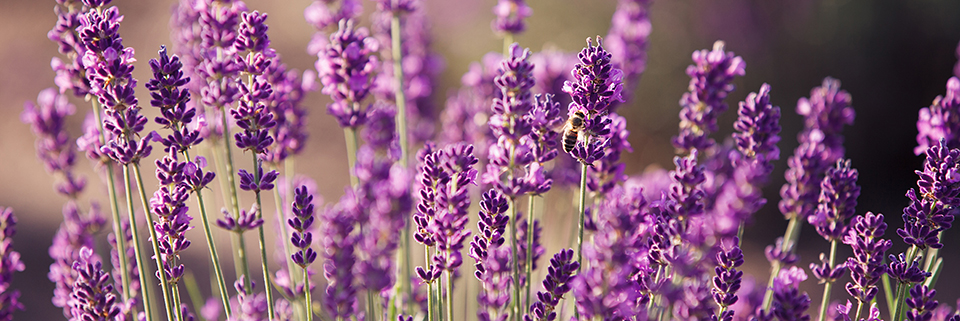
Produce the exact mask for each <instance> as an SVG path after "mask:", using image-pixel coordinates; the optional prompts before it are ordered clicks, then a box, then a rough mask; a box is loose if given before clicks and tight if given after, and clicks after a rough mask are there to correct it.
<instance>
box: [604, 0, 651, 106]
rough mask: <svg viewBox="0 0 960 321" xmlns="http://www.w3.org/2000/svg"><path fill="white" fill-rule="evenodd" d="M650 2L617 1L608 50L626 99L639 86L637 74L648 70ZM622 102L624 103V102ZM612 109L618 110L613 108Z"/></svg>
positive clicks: (608, 38) (611, 23) (642, 0)
mask: <svg viewBox="0 0 960 321" xmlns="http://www.w3.org/2000/svg"><path fill="white" fill-rule="evenodd" d="M650 2H651V1H649V0H620V1H618V2H617V11H614V12H613V18H612V21H611V22H610V31H608V32H607V37H606V38H604V39H606V44H607V49H608V50H609V51H610V53H611V54H612V55H613V64H614V66H617V68H619V69H620V70H623V78H624V83H625V85H624V91H623V96H625V97H628V96H630V93H631V92H633V90H634V89H636V88H637V84H638V83H639V82H640V74H642V73H643V71H644V70H645V69H646V68H647V43H648V37H649V36H650V30H651V24H650V12H649V11H650V8H649V7H650ZM624 100H625V101H626V100H627V99H624ZM613 107H617V105H614V106H613Z"/></svg>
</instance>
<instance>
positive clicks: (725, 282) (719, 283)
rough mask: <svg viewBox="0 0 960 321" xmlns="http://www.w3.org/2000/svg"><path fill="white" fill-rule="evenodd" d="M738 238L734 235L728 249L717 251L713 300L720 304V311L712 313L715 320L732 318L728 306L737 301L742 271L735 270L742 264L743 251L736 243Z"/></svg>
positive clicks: (731, 311)
mask: <svg viewBox="0 0 960 321" xmlns="http://www.w3.org/2000/svg"><path fill="white" fill-rule="evenodd" d="M739 243H740V240H739V239H738V238H736V237H734V238H733V240H732V241H731V244H732V246H731V247H730V249H729V250H723V251H720V252H717V267H716V268H715V271H716V274H717V276H715V277H713V286H714V289H713V300H714V301H715V302H717V305H719V306H720V311H718V313H716V314H714V319H715V320H725V321H730V320H733V310H730V309H729V307H730V306H731V305H733V304H734V303H737V300H738V299H739V298H738V297H737V291H739V290H740V282H741V281H740V279H741V278H742V277H743V271H740V270H737V268H738V267H740V266H741V265H743V252H742V251H741V250H740V247H739V246H738V245H737V244H739Z"/></svg>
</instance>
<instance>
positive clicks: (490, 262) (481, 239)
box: [470, 189, 513, 320]
mask: <svg viewBox="0 0 960 321" xmlns="http://www.w3.org/2000/svg"><path fill="white" fill-rule="evenodd" d="M507 208H508V203H507V199H506V197H504V196H503V195H502V194H500V192H498V191H497V190H496V189H490V190H489V191H487V192H485V193H483V195H482V196H481V198H480V212H479V213H478V214H479V216H480V220H479V221H478V222H477V227H478V230H479V231H480V233H478V234H477V235H475V236H474V237H473V241H472V242H470V257H472V258H473V259H474V260H475V261H476V264H474V267H476V272H474V276H476V277H477V279H478V280H480V283H481V285H482V287H483V290H481V291H480V292H479V294H477V301H478V303H479V307H478V309H477V316H478V317H479V318H480V319H481V320H501V319H502V318H506V315H502V316H501V313H503V308H504V307H506V305H507V303H508V302H509V301H510V295H509V294H507V292H508V290H509V289H510V285H511V284H513V282H512V280H511V279H510V276H509V274H510V272H511V271H512V269H511V267H510V265H509V259H510V249H509V248H507V247H502V248H501V245H503V243H504V241H505V240H506V239H505V238H504V237H503V235H504V233H505V231H506V229H507V223H508V222H509V219H510V218H509V217H507V216H506V215H504V214H503V213H505V212H506V211H507Z"/></svg>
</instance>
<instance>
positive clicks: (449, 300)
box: [443, 270, 453, 321]
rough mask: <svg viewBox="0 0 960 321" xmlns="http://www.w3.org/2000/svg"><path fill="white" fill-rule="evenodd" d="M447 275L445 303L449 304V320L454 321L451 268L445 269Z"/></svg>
mask: <svg viewBox="0 0 960 321" xmlns="http://www.w3.org/2000/svg"><path fill="white" fill-rule="evenodd" d="M443 273H445V274H446V275H447V293H446V294H447V298H446V300H444V301H445V302H444V304H446V305H447V320H448V321H453V274H452V273H450V270H447V271H444V272H443Z"/></svg>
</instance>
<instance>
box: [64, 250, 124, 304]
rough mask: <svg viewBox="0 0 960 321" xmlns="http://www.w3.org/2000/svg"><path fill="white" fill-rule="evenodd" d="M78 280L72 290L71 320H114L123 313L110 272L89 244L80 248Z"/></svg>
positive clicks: (76, 264)
mask: <svg viewBox="0 0 960 321" xmlns="http://www.w3.org/2000/svg"><path fill="white" fill-rule="evenodd" d="M73 270H74V271H76V272H77V280H76V282H75V283H74V285H73V291H72V292H71V293H70V298H71V301H70V313H71V315H72V316H73V319H71V320H105V319H106V320H110V319H114V318H117V317H119V316H120V307H119V306H118V302H117V296H116V295H115V294H113V285H112V284H110V283H109V281H110V274H109V273H106V272H104V271H103V266H102V265H101V264H100V260H99V259H98V258H97V257H96V256H95V254H93V250H92V249H90V248H89V247H83V248H81V249H80V255H79V258H78V260H77V261H76V262H74V263H73Z"/></svg>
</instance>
